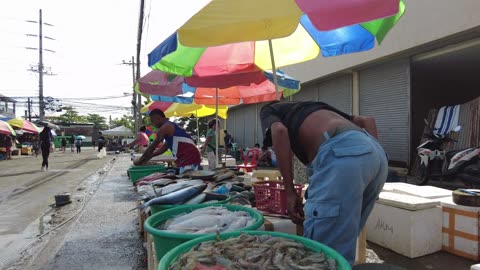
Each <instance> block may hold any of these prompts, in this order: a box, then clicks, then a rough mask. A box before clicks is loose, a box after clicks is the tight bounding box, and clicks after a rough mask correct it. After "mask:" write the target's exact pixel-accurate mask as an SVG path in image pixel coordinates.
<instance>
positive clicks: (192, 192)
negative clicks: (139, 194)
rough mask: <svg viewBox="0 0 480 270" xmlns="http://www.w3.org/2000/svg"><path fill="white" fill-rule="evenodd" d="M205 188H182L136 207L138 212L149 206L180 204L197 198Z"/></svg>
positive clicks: (198, 186) (199, 186)
mask: <svg viewBox="0 0 480 270" xmlns="http://www.w3.org/2000/svg"><path fill="white" fill-rule="evenodd" d="M205 188H207V185H205V184H201V185H195V186H188V187H185V188H182V189H180V190H176V191H174V192H171V193H168V194H166V195H163V196H160V197H157V198H155V199H152V200H150V201H148V202H146V203H144V204H142V205H140V206H139V207H137V208H138V209H140V210H142V211H143V210H144V209H145V208H147V207H149V206H151V205H168V204H178V203H182V202H184V201H186V200H188V199H190V198H192V197H194V196H197V195H198V194H200V193H202V192H203V191H204V190H205Z"/></svg>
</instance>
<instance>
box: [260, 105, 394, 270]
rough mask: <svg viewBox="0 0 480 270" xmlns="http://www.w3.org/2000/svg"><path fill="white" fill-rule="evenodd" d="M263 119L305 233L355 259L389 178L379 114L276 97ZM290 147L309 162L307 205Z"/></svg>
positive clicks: (291, 210)
mask: <svg viewBox="0 0 480 270" xmlns="http://www.w3.org/2000/svg"><path fill="white" fill-rule="evenodd" d="M260 118H261V123H262V129H263V130H264V131H265V132H264V145H265V146H272V145H273V147H274V148H275V151H276V156H277V161H278V164H279V167H280V172H281V174H282V177H283V182H284V184H285V191H286V195H287V210H288V214H289V216H290V218H291V219H292V221H293V222H294V223H296V224H303V226H304V236H305V237H307V238H310V239H312V240H315V241H318V242H320V243H322V244H325V245H327V246H329V247H331V248H333V249H335V250H336V251H338V252H339V253H340V254H341V255H343V256H344V257H345V258H346V259H347V261H348V262H349V263H350V264H353V262H354V260H355V251H356V240H357V237H358V235H359V233H360V231H361V230H362V228H363V226H364V225H365V222H366V221H367V218H368V216H369V215H370V213H371V211H372V209H373V206H374V204H375V201H376V200H377V198H378V194H379V193H380V191H381V190H382V187H383V185H384V183H385V181H386V179H387V173H388V161H387V155H386V153H385V152H384V150H383V149H382V147H381V146H380V144H379V143H378V141H377V140H376V138H377V128H376V124H375V119H373V118H372V117H365V116H350V115H348V114H345V113H343V112H341V111H339V110H337V109H335V108H334V107H332V106H329V105H328V104H325V103H322V102H313V101H306V102H274V103H270V104H268V105H265V106H264V107H263V108H262V110H261V112H260ZM292 152H293V153H294V154H295V155H296V156H297V157H298V159H299V160H300V161H301V162H302V163H303V164H305V165H308V171H309V176H310V177H309V186H308V189H307V191H306V193H305V198H306V203H305V207H303V205H302V201H301V198H300V196H299V194H297V192H296V191H295V188H294V185H293V170H292V157H293V155H292Z"/></svg>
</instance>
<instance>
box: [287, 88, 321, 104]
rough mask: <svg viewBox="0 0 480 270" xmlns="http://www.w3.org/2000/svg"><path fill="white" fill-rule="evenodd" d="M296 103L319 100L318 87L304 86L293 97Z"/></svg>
mask: <svg viewBox="0 0 480 270" xmlns="http://www.w3.org/2000/svg"><path fill="white" fill-rule="evenodd" d="M292 98H293V100H294V101H312V100H317V86H316V85H315V84H312V85H308V86H302V89H301V90H300V91H299V92H298V93H296V94H294V95H293V96H292Z"/></svg>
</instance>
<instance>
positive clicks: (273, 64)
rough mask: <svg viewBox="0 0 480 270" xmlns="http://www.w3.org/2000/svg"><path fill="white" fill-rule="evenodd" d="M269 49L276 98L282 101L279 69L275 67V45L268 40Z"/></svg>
mask: <svg viewBox="0 0 480 270" xmlns="http://www.w3.org/2000/svg"><path fill="white" fill-rule="evenodd" d="M268 48H269V49H270V60H271V61H272V72H273V84H274V85H275V98H276V100H280V94H279V93H278V78H277V68H276V67H275V56H274V55H273V45H272V40H271V39H269V40H268Z"/></svg>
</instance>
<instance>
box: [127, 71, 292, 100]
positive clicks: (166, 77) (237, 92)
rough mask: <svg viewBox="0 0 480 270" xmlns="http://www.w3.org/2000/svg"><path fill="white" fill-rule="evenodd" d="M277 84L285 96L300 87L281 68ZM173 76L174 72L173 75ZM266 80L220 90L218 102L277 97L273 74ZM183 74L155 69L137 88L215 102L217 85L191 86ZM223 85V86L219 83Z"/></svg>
mask: <svg viewBox="0 0 480 270" xmlns="http://www.w3.org/2000/svg"><path fill="white" fill-rule="evenodd" d="M277 74H278V78H279V80H278V84H279V85H280V88H281V89H282V90H283V95H284V97H287V96H289V95H292V94H295V93H297V92H298V91H299V90H300V82H299V81H298V80H295V79H293V78H291V77H289V76H288V75H286V74H285V73H283V72H282V71H278V72H277ZM173 76H174V75H173ZM264 76H265V80H264V81H263V82H261V83H259V84H254V83H252V84H250V85H248V86H245V85H239V86H232V87H228V88H223V89H219V90H218V94H219V96H218V104H220V105H236V104H240V103H243V104H251V103H260V102H265V101H272V100H275V98H276V96H275V86H274V85H273V83H272V82H271V80H272V79H273V75H272V74H271V73H270V72H264ZM185 79H188V78H183V77H180V76H177V77H172V75H171V74H168V73H165V72H162V71H159V70H152V71H151V72H149V73H148V74H147V75H145V76H144V77H142V78H140V80H139V81H138V85H137V87H136V91H137V92H138V93H140V94H149V95H150V97H151V99H152V100H154V101H163V102H176V103H184V104H189V103H193V102H195V103H196V104H201V105H214V104H216V102H215V95H216V91H217V88H204V87H191V86H189V85H188V84H187V83H186V82H185V81H186V80H185ZM219 88H220V87H219Z"/></svg>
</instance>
